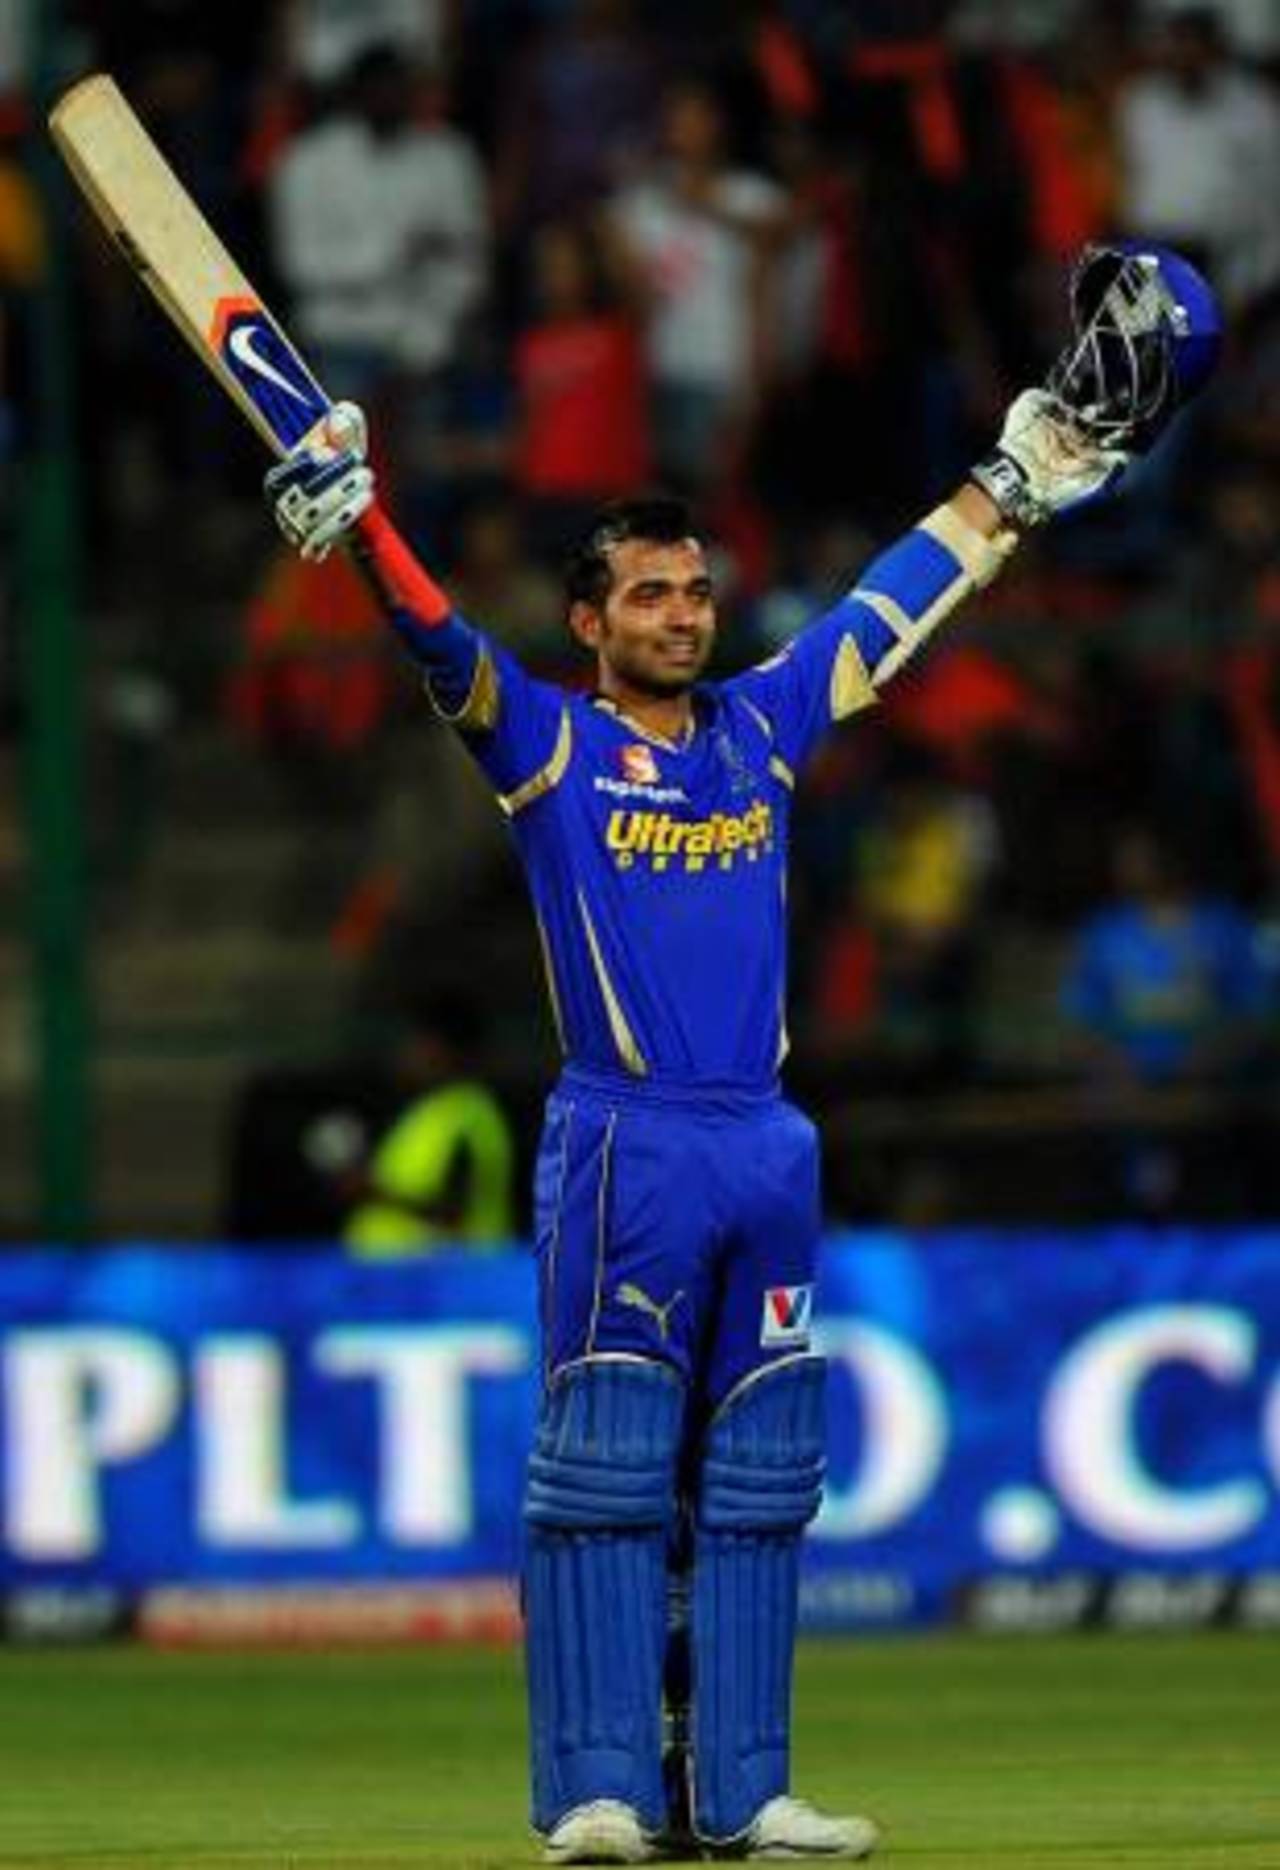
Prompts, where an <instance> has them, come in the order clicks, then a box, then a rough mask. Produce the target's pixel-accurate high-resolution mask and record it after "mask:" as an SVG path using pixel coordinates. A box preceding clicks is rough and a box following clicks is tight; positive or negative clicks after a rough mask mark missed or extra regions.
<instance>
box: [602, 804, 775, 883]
mask: <svg viewBox="0 0 1280 1870" xmlns="http://www.w3.org/2000/svg"><path fill="white" fill-rule="evenodd" d="M605 843H606V844H607V846H608V847H609V849H610V850H611V851H612V852H613V854H614V858H615V861H616V862H617V865H618V868H619V870H627V869H630V867H631V865H632V864H634V863H635V862H636V861H637V859H641V858H642V859H644V860H645V861H646V862H647V863H648V864H649V866H650V867H651V869H654V870H666V869H667V868H668V867H669V866H670V865H671V863H672V862H673V861H675V862H678V864H679V865H680V867H681V868H683V869H684V870H705V869H706V867H707V864H708V862H709V861H711V860H712V859H714V860H715V861H716V862H718V863H719V866H720V868H721V869H722V870H728V869H729V868H730V866H731V865H732V863H733V861H734V858H735V857H738V856H739V855H741V856H745V857H746V858H747V860H748V862H749V863H754V862H755V861H756V859H757V858H758V857H759V855H760V852H761V851H762V850H765V851H769V850H772V849H773V813H772V811H771V810H770V808H769V806H768V805H766V804H765V802H764V800H763V799H757V800H756V802H755V803H754V805H752V806H750V807H749V809H748V810H747V811H745V812H713V813H712V815H711V817H710V818H693V819H689V818H673V817H672V816H671V814H670V812H641V811H615V812H611V813H610V814H609V822H608V824H607V825H606V827H605Z"/></svg>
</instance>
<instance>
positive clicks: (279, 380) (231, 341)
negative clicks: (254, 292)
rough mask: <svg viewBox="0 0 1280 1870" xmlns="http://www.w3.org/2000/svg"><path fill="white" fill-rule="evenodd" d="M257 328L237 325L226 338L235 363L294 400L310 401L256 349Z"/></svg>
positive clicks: (300, 401) (303, 392)
mask: <svg viewBox="0 0 1280 1870" xmlns="http://www.w3.org/2000/svg"><path fill="white" fill-rule="evenodd" d="M257 337H258V328H257V326H256V325H237V326H236V328H235V330H234V331H233V332H232V333H231V335H230V337H229V338H228V339H227V348H228V350H229V351H230V352H231V355H232V356H233V357H234V358H235V359H236V361H237V363H241V364H244V365H245V366H246V368H247V369H249V370H252V371H254V373H255V374H256V375H257V376H260V377H265V378H266V380H267V382H268V383H274V384H275V386H276V388H277V389H281V390H284V391H285V393H286V394H287V395H289V396H292V397H293V399H294V401H295V402H299V403H308V404H309V403H310V401H311V398H310V397H309V396H308V395H307V394H306V393H305V391H303V390H300V389H299V388H298V386H297V384H296V383H290V381H289V379H288V377H286V376H285V375H284V374H283V373H282V372H281V371H279V370H277V369H276V367H275V365H274V364H273V363H272V362H271V359H270V358H269V357H263V356H262V355H261V353H260V352H259V351H258V350H257V349H256V343H257Z"/></svg>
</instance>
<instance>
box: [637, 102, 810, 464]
mask: <svg viewBox="0 0 1280 1870" xmlns="http://www.w3.org/2000/svg"><path fill="white" fill-rule="evenodd" d="M662 128H663V160H662V162H661V163H660V164H659V166H657V167H656V168H655V169H654V170H653V171H652V172H651V173H650V174H649V175H648V176H647V177H646V178H644V179H643V180H641V181H637V182H636V183H635V184H634V185H633V186H632V187H630V188H628V189H625V190H623V191H622V192H621V193H620V194H619V195H617V196H616V197H615V199H614V201H613V204H612V213H613V218H614V224H615V226H616V228H617V232H618V236H619V239H620V241H621V245H622V250H623V252H624V254H625V255H626V257H627V259H628V261H629V263H630V265H631V266H632V267H633V268H634V270H635V274H636V277H637V280H638V282H639V290H640V291H642V292H643V294H644V296H645V299H646V301H647V304H648V307H649V318H648V355H649V370H650V377H651V382H652V389H653V421H654V443H655V449H656V454H657V464H658V470H659V473H660V474H661V475H662V477H663V479H664V480H667V481H669V482H671V483H672V484H673V485H675V486H677V487H680V488H683V489H685V490H696V491H698V492H701V493H703V494H709V493H712V492H714V491H716V490H718V489H720V488H722V487H724V486H725V485H727V484H729V483H731V482H732V481H733V480H734V479H736V478H737V476H738V475H739V474H740V472H741V470H742V467H743V464H744V460H745V453H746V448H747V444H748V440H749V437H750V433H751V428H752V424H753V423H754V421H755V419H756V417H757V416H758V414H759V409H760V404H761V400H762V397H763V394H764V389H765V384H766V378H767V362H766V360H767V355H768V344H769V338H770V315H771V313H772V311H773V309H774V308H773V305H772V302H771V299H772V293H773V291H774V289H775V283H776V259H777V252H778V247H779V243H780V241H781V238H782V235H783V232H784V227H785V221H786V212H787V201H786V197H785V195H784V194H783V192H782V190H781V189H780V188H779V187H778V186H777V184H776V183H774V182H772V181H770V180H769V179H768V178H767V177H766V176H764V175H761V174H758V173H755V172H754V171H751V170H746V169H737V168H734V167H733V166H732V165H731V163H730V161H729V157H728V152H727V150H726V147H725V122H724V113H723V110H722V107H721V104H720V100H719V98H718V96H717V94H716V92H715V91H714V90H713V89H711V87H710V86H709V85H707V84H705V83H704V82H702V81H701V80H698V79H693V78H686V79H682V80H680V81H679V82H678V83H676V84H674V85H672V86H671V87H670V88H669V89H668V91H667V93H666V96H665V99H664V103H663V111H662Z"/></svg>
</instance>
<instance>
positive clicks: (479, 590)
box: [449, 493, 570, 672]
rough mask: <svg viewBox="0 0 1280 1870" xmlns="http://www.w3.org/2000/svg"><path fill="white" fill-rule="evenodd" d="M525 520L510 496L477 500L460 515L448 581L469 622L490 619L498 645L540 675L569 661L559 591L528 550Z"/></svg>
mask: <svg viewBox="0 0 1280 1870" xmlns="http://www.w3.org/2000/svg"><path fill="white" fill-rule="evenodd" d="M526 532H527V526H526V515H525V509H524V508H523V507H522V506H521V505H520V503H519V502H518V501H517V500H515V499H513V498H512V497H511V496H509V495H503V494H500V493H499V494H494V495H492V496H490V497H489V498H486V499H481V500H477V501H476V502H475V503H474V504H473V505H472V506H470V507H468V508H466V509H465V510H464V511H463V513H462V514H461V515H460V516H459V519H458V523H457V526H456V527H455V529H454V539H455V549H454V553H453V558H452V561H451V563H450V567H449V582H450V586H451V588H452V589H453V590H454V591H456V592H457V596H458V605H459V608H460V609H461V610H462V612H463V614H464V615H465V616H468V617H494V618H496V619H497V628H498V629H500V630H501V632H502V640H503V642H504V643H507V644H508V645H509V646H510V647H511V648H512V649H513V650H515V651H516V652H517V654H519V655H521V656H523V657H524V658H525V659H526V660H527V661H528V662H530V663H532V664H533V665H534V666H535V667H537V668H538V669H540V670H542V671H544V672H551V671H555V670H559V669H562V668H563V667H564V666H565V664H566V662H567V661H568V660H569V656H570V643H569V635H568V632H567V631H566V629H565V627H564V619H563V617H562V615H561V611H562V605H561V600H560V587H559V585H558V584H557V582H556V580H555V578H554V577H553V576H552V575H551V573H550V572H549V571H548V570H547V568H546V567H545V566H544V565H543V564H541V563H539V562H538V560H537V559H535V558H533V557H531V556H530V554H529V552H528V550H527V547H526Z"/></svg>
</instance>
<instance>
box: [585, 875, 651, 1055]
mask: <svg viewBox="0 0 1280 1870" xmlns="http://www.w3.org/2000/svg"><path fill="white" fill-rule="evenodd" d="M578 913H579V914H580V915H581V917H582V927H583V930H584V932H585V934H586V937H587V947H588V948H589V949H590V950H591V962H592V966H593V967H594V968H595V971H596V984H597V986H598V987H599V989H600V998H601V999H602V1000H603V1001H604V1010H605V1012H606V1014H607V1015H608V1018H609V1031H610V1032H611V1033H612V1034H613V1043H614V1044H615V1045H616V1046H617V1048H618V1056H619V1058H620V1059H621V1060H622V1062H623V1064H624V1065H625V1066H626V1068H627V1070H628V1071H630V1072H634V1073H635V1075H636V1077H637V1078H643V1077H645V1076H646V1074H647V1073H648V1070H649V1067H648V1064H647V1063H646V1061H645V1056H644V1053H643V1052H642V1051H641V1050H640V1047H639V1046H638V1045H637V1044H636V1041H635V1035H634V1033H633V1032H632V1030H631V1028H630V1026H629V1025H628V1024H627V1016H626V1014H625V1013H624V1012H623V1010H622V1002H621V1001H620V1000H619V998H618V995H617V992H616V991H615V988H614V985H613V982H612V981H611V980H610V979H609V970H608V968H606V966H605V964H604V956H603V955H602V954H601V952H600V942H599V939H598V938H597V936H596V929H595V923H594V922H593V921H592V920H591V912H590V910H589V909H588V908H587V901H586V898H585V896H584V895H583V894H582V891H581V890H579V891H578Z"/></svg>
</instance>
